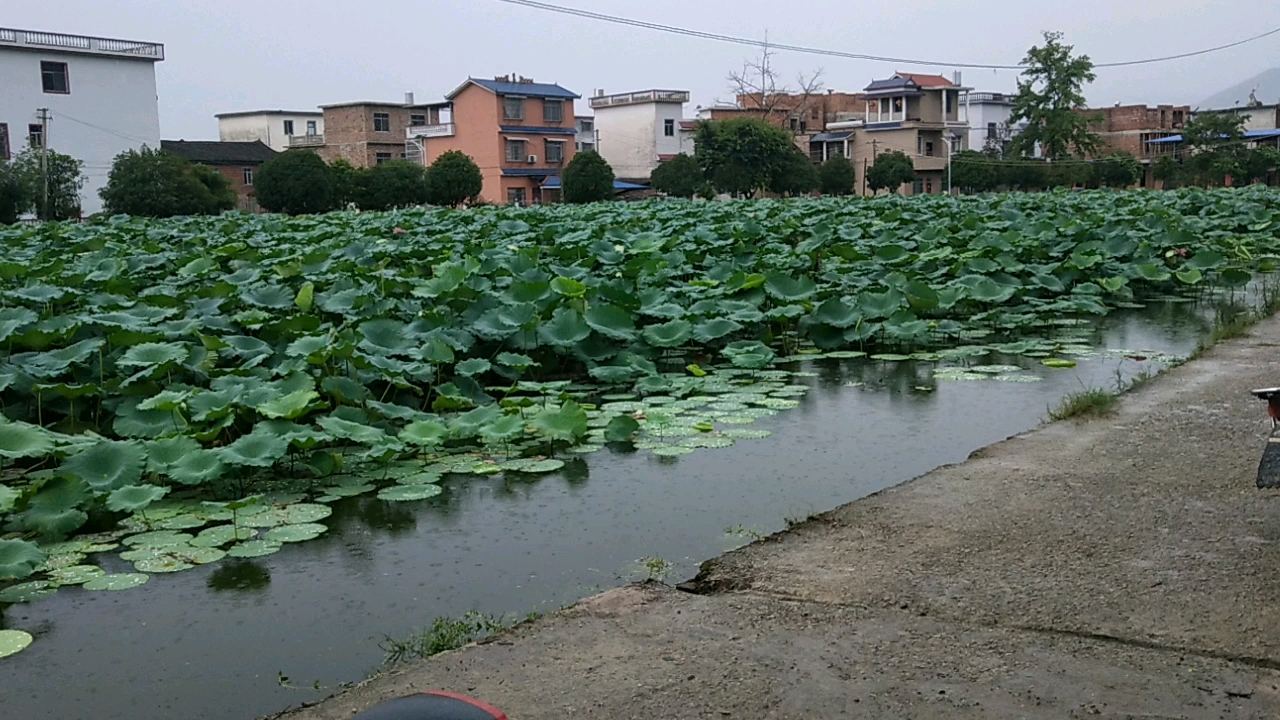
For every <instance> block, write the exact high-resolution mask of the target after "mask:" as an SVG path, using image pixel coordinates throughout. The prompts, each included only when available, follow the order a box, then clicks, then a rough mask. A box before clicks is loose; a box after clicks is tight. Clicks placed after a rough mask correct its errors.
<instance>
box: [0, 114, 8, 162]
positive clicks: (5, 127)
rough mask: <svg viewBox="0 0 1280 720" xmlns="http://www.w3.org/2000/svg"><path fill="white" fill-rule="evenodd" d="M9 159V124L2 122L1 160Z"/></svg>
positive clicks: (0, 127) (0, 134)
mask: <svg viewBox="0 0 1280 720" xmlns="http://www.w3.org/2000/svg"><path fill="white" fill-rule="evenodd" d="M8 159H9V126H8V125H7V124H6V123H0V160H8Z"/></svg>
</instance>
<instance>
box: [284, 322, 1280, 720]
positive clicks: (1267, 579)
mask: <svg viewBox="0 0 1280 720" xmlns="http://www.w3.org/2000/svg"><path fill="white" fill-rule="evenodd" d="M1271 385H1280V319H1273V320H1268V321H1265V322H1264V323H1262V324H1260V325H1258V326H1256V327H1255V328H1254V330H1253V331H1252V333H1251V335H1250V336H1249V337H1247V338H1243V339H1240V340H1235V341H1231V342H1228V343H1224V344H1222V345H1219V346H1218V347H1217V348H1215V349H1213V350H1212V351H1210V352H1209V353H1207V354H1206V355H1205V356H1204V357H1202V358H1200V359H1198V360H1195V361H1193V362H1191V363H1188V364H1187V365H1184V366H1182V367H1180V368H1177V369H1175V370H1173V371H1171V372H1169V373H1167V374H1165V375H1163V376H1161V377H1160V378H1159V379H1158V380H1156V381H1155V382H1153V383H1151V384H1150V385H1148V386H1146V387H1144V388H1142V389H1140V390H1138V391H1136V392H1134V393H1131V394H1130V395H1128V396H1127V397H1126V398H1125V400H1124V402H1123V404H1122V409H1121V411H1120V412H1119V414H1117V415H1115V416H1113V417H1111V418H1107V419H1104V420H1094V421H1091V422H1088V423H1083V424H1082V423H1075V422H1070V421H1067V422H1061V423H1055V424H1052V425H1047V426H1044V427H1041V428H1039V429H1037V430H1035V431H1033V432H1029V433H1026V434H1024V435H1021V436H1018V437H1015V438H1012V439H1010V440H1007V441H1005V442H1002V443H998V444H996V445H993V446H991V447H989V448H985V449H983V450H981V451H979V452H977V453H974V455H973V456H972V457H971V458H970V459H969V460H968V461H966V462H964V463H962V464H959V465H955V466H951V467H945V468H941V469H939V470H937V471H934V472H932V473H929V474H928V475H925V476H923V477H920V478H917V479H916V480H913V481H911V482H908V483H905V484H904V485H901V486H899V487H897V488H893V489H891V490H887V491H885V492H882V493H879V494H877V495H874V496H872V497H869V498H866V499H864V500H860V501H858V502H854V503H851V504H849V505H846V506H844V507H842V508H839V509H836V510H833V511H831V512H829V513H826V514H825V515H822V516H820V517H818V518H815V519H813V520H811V521H810V522H808V523H806V524H804V525H802V526H799V527H797V528H795V529H793V530H791V531H788V532H786V533H783V534H781V535H778V536H776V537H774V538H770V539H768V540H765V541H762V542H758V543H755V544H753V545H750V546H748V547H746V548H743V549H741V550H738V551H735V552H732V553H729V554H728V555H725V556H722V557H719V558H716V559H713V560H710V561H708V562H706V563H704V564H703V571H702V572H701V573H700V574H699V576H698V577H697V578H696V579H695V580H693V581H691V582H689V583H686V584H684V585H682V588H684V589H686V590H693V591H695V592H692V593H691V592H681V591H679V590H676V589H673V588H668V587H665V586H662V585H656V584H648V585H638V586H630V587H625V588H620V589H617V590H613V591H610V592H607V593H604V594H602V595H598V596H596V597H593V598H590V599H588V600H586V601H583V602H582V603H579V604H578V605H577V606H575V607H574V608H571V609H569V610H566V611H564V612H561V613H559V614H557V615H554V616H552V617H548V618H545V619H543V620H540V621H538V622H535V623H532V624H530V625H526V626H523V627H520V628H518V629H516V630H514V631H512V632H509V633H506V634H504V635H502V636H501V637H499V638H497V639H496V640H494V641H492V642H489V643H486V644H483V645H479V646H474V647H469V648H466V649H464V650H461V651H458V652H453V653H447V654H444V655H440V656H436V657H435V658H432V659H430V660H427V661H423V662H420V663H415V664H412V665H409V666H405V667H403V668H401V669H399V670H396V671H394V672H392V673H389V674H387V675H384V676H381V677H378V678H375V679H373V680H371V681H369V682H367V683H365V684H363V685H361V686H359V687H356V688H354V689H352V690H349V691H347V692H345V693H343V694H341V695H339V696H337V697H334V698H331V699H329V700H327V701H325V702H323V703H320V704H318V705H316V706H313V707H310V708H306V709H303V710H300V711H296V712H295V713H293V714H290V715H288V716H287V717H290V718H296V719H297V720H302V719H303V718H308V719H320V718H348V717H350V716H351V715H352V714H354V713H355V712H357V711H358V710H360V709H363V708H366V707H369V706H370V705H373V704H375V703H377V702H380V701H381V700H384V699H387V698H390V697H394V696H397V695H401V694H406V693H410V692H414V691H418V690H426V689H448V690H453V691H458V692H465V693H468V694H472V695H475V696H478V697H481V698H483V699H485V700H486V701H488V702H491V703H493V704H494V705H496V706H498V707H500V708H502V709H503V710H505V711H506V713H507V714H508V715H509V716H510V717H511V718H512V720H544V719H545V720H552V719H554V720H561V719H563V718H570V717H572V718H606V719H608V720H622V719H625V718H636V719H638V720H657V719H659V718H672V719H679V720H686V719H690V718H743V719H749V720H763V719H766V718H767V719H775V718H776V719H783V718H794V719H797V720H799V719H801V718H806V719H807V718H842V717H865V718H947V719H959V718H1085V717H1102V718H1188V719H1189V718H1233V719H1234V718H1259V719H1260V718H1275V717H1280V545H1278V544H1277V540H1280V497H1278V496H1277V495H1276V494H1274V493H1267V492H1262V491H1259V490H1257V489H1255V487H1254V473H1255V471H1256V467H1257V462H1258V458H1259V456H1260V454H1261V450H1262V447H1263V443H1264V442H1265V437H1266V435H1267V431H1268V427H1269V426H1268V422H1267V420H1266V418H1265V413H1264V405H1263V404H1262V403H1261V402H1259V401H1257V400H1255V399H1253V398H1252V397H1251V396H1250V395H1249V393H1248V391H1249V390H1250V389H1251V388H1255V387H1265V386H1271ZM850 460H851V461H856V458H851V459H850Z"/></svg>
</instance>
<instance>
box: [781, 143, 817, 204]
mask: <svg viewBox="0 0 1280 720" xmlns="http://www.w3.org/2000/svg"><path fill="white" fill-rule="evenodd" d="M818 182H819V180H818V168H817V167H816V166H815V165H814V164H813V161H812V160H810V159H809V156H808V155H805V154H804V153H803V152H802V151H801V150H800V148H798V147H795V146H794V145H793V146H792V147H791V152H790V153H788V154H787V156H786V158H785V159H784V160H783V161H782V163H781V164H780V165H778V167H777V169H775V170H774V171H773V176H772V177H770V178H769V191H770V192H772V193H775V194H777V195H789V196H791V197H795V196H798V195H806V194H808V193H811V192H813V191H814V190H816V189H817V188H818Z"/></svg>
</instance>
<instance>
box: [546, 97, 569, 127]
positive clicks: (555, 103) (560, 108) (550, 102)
mask: <svg viewBox="0 0 1280 720" xmlns="http://www.w3.org/2000/svg"><path fill="white" fill-rule="evenodd" d="M551 108H555V109H556V111H555V112H554V113H551V112H548V111H549V110H550V109H551ZM552 115H556V117H551V116H552ZM542 122H549V123H562V122H564V101H563V100H555V99H552V98H543V99H542Z"/></svg>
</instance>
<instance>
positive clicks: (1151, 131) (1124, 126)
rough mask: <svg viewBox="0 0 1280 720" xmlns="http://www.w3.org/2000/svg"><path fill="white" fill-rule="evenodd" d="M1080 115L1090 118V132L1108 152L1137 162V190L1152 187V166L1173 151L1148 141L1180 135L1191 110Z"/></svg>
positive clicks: (1128, 108) (1122, 108)
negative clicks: (1139, 166)
mask: <svg viewBox="0 0 1280 720" xmlns="http://www.w3.org/2000/svg"><path fill="white" fill-rule="evenodd" d="M1080 112H1082V113H1084V114H1086V115H1088V116H1089V117H1090V119H1091V120H1092V124H1091V125H1090V130H1092V131H1093V132H1095V133H1097V135H1098V137H1099V138H1100V139H1101V140H1102V142H1103V143H1105V144H1106V146H1107V149H1108V150H1109V151H1111V152H1127V153H1129V154H1131V155H1133V156H1134V157H1136V158H1138V160H1139V161H1140V162H1141V163H1142V166H1143V176H1142V179H1141V180H1140V181H1139V185H1140V187H1155V184H1156V183H1155V180H1154V178H1152V177H1151V172H1152V165H1153V164H1154V163H1155V161H1156V160H1158V159H1159V158H1160V156H1161V155H1162V154H1167V153H1171V152H1173V149H1174V146H1173V145H1171V144H1168V143H1152V142H1151V141H1152V140H1160V139H1161V138H1167V137H1171V136H1174V135H1178V134H1180V133H1181V132H1182V127H1183V125H1184V124H1185V123H1186V122H1187V120H1189V119H1191V108H1190V106H1187V105H1156V106H1155V107H1148V106H1146V105H1116V106H1113V107H1107V108H1088V109H1085V110H1081V111H1080Z"/></svg>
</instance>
